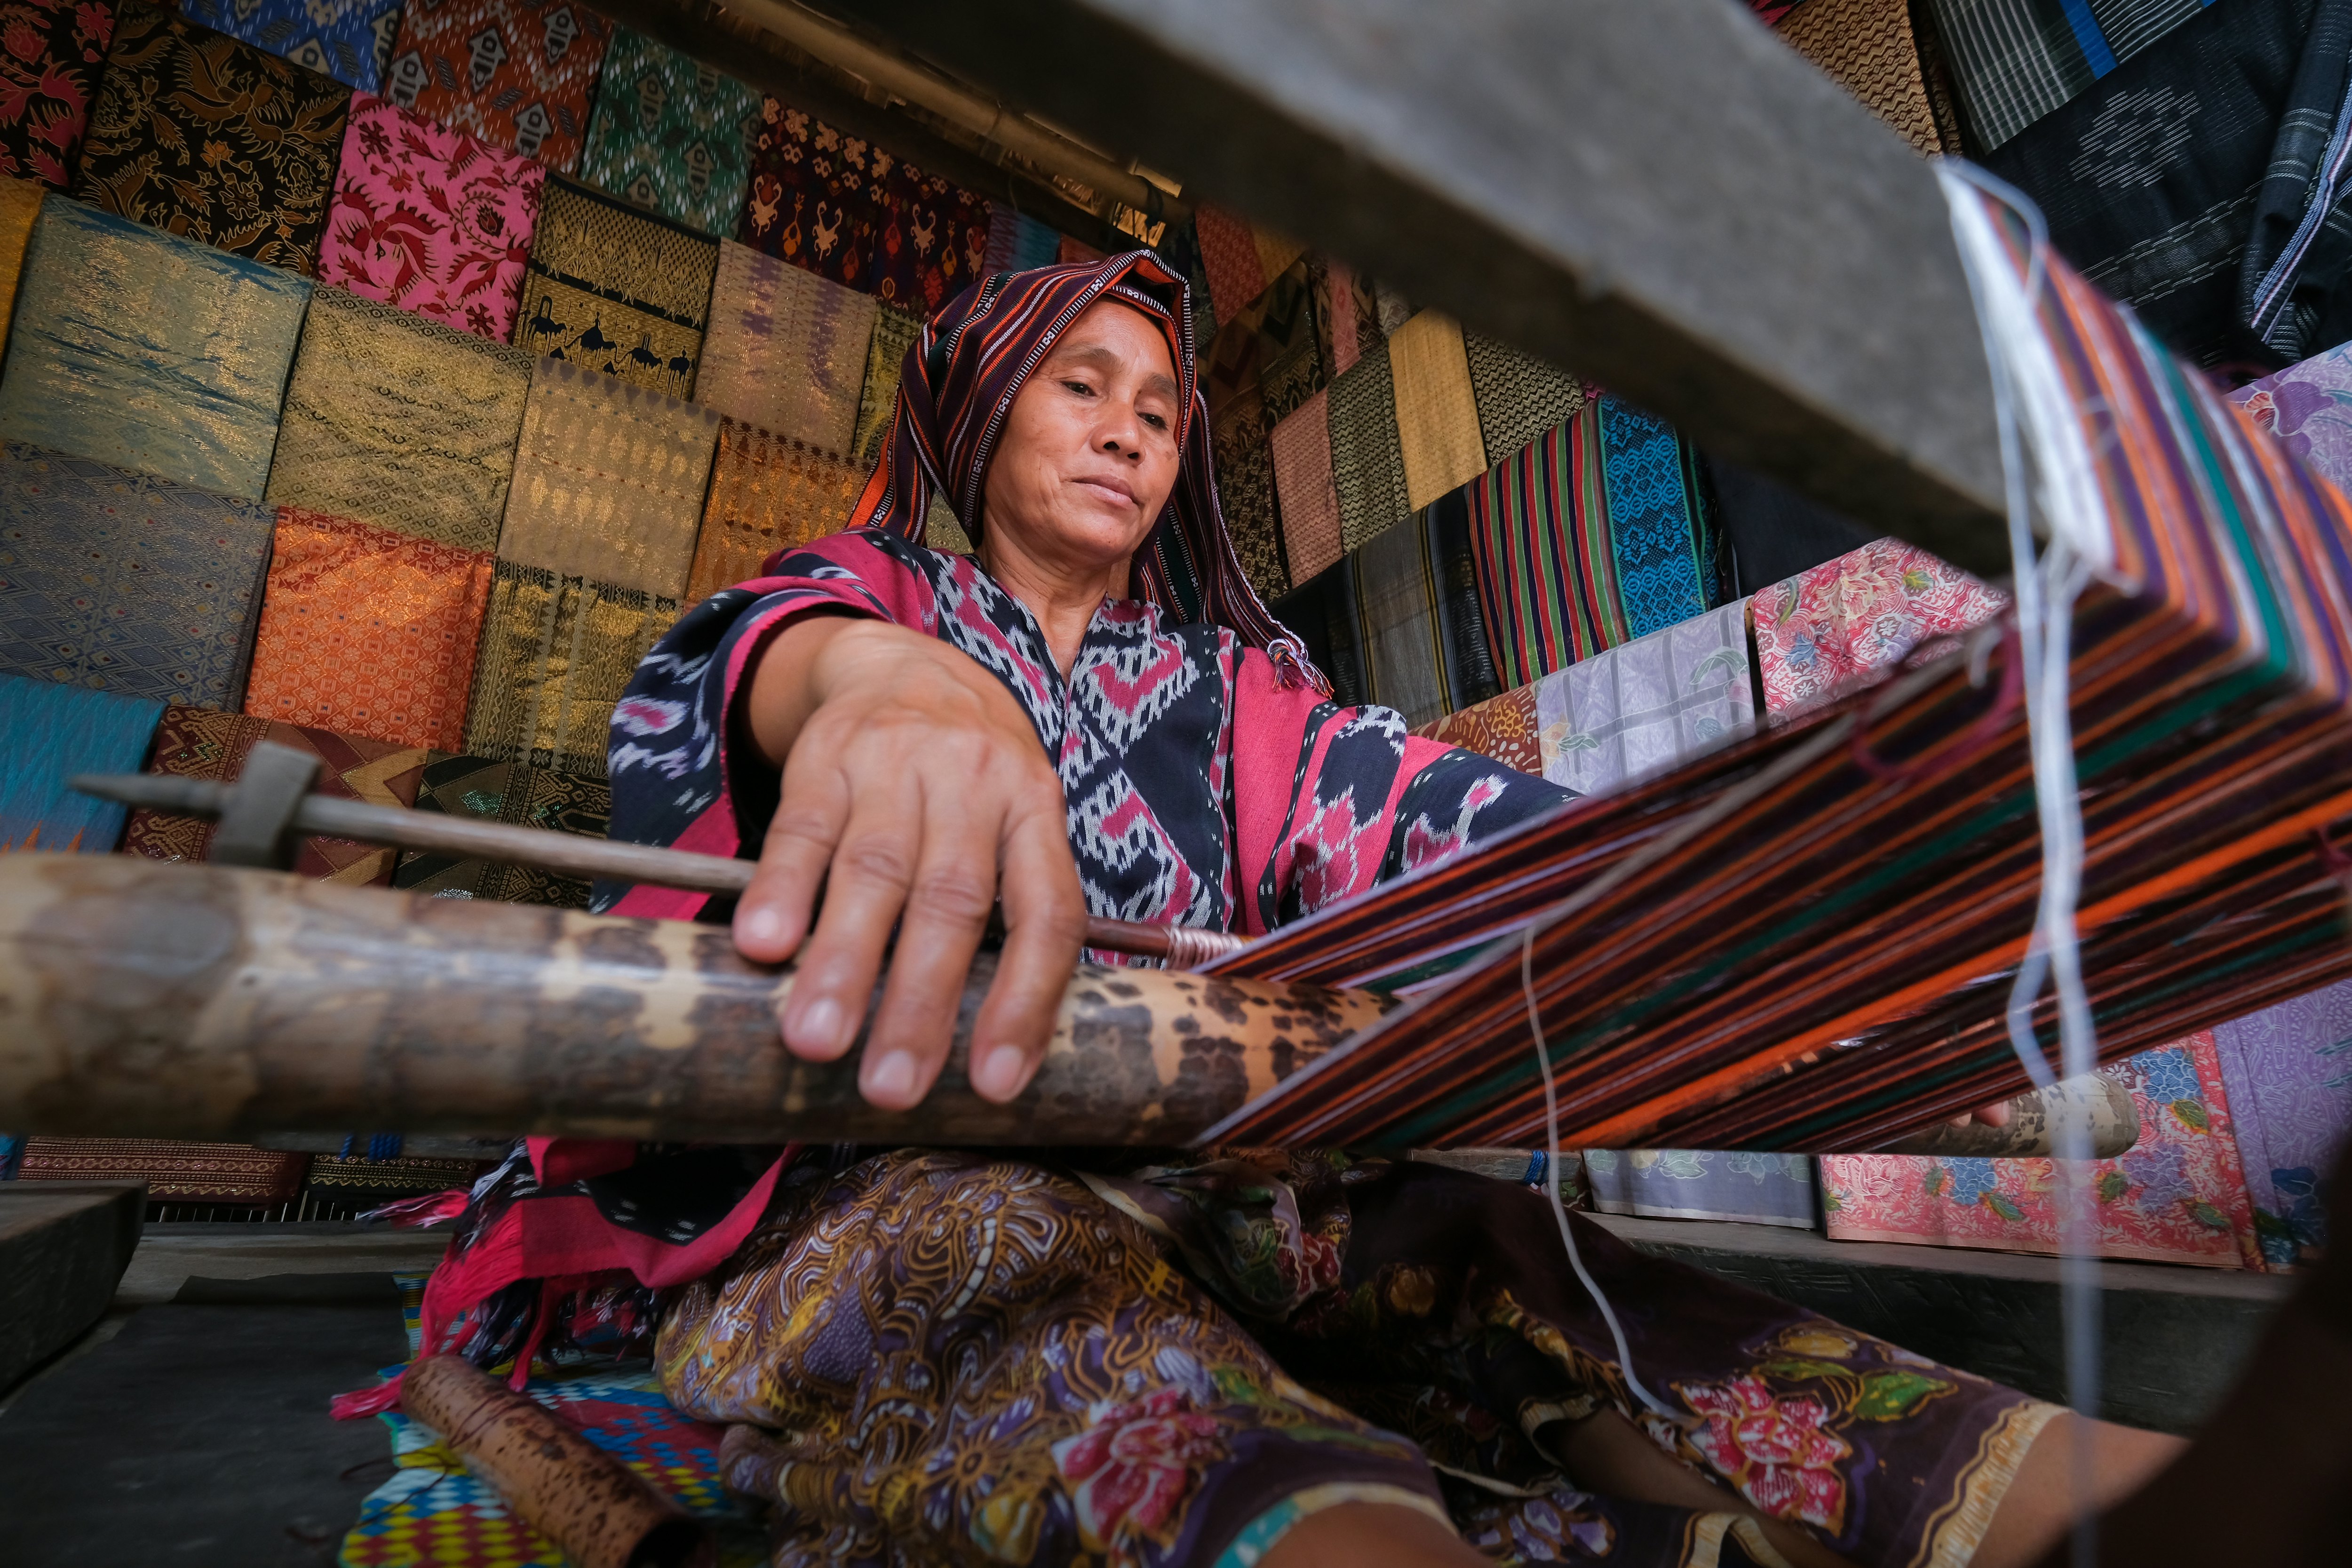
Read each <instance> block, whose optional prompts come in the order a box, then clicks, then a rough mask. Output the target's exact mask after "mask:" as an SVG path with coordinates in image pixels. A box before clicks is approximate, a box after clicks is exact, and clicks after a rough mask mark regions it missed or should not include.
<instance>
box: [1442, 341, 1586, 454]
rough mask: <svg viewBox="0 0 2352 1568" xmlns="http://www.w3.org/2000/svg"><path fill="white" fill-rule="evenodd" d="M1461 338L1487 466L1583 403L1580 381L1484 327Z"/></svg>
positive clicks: (1567, 416) (1564, 418)
mask: <svg viewBox="0 0 2352 1568" xmlns="http://www.w3.org/2000/svg"><path fill="white" fill-rule="evenodd" d="M1462 344H1463V349H1464V355H1465V359H1466V360H1467V361H1468V363H1469V366H1470V398H1471V401H1472V402H1473V403H1475V404H1476V405H1477V408H1478V434H1479V445H1480V446H1481V447H1484V448H1485V449H1486V458H1487V462H1488V464H1489V465H1490V466H1491V465H1492V464H1496V463H1500V462H1501V461H1503V459H1504V458H1507V457H1509V456H1510V455H1511V454H1512V453H1514V452H1517V451H1519V450H1521V449H1522V448H1524V447H1528V445H1530V444H1531V443H1533V442H1534V441H1535V440H1536V439H1537V438H1538V437H1541V436H1542V435H1543V433H1544V432H1545V431H1547V430H1551V429H1556V428H1558V427H1559V426H1562V425H1565V424H1567V423H1568V422H1569V421H1570V419H1573V418H1574V417H1576V413H1577V410H1579V409H1580V408H1582V407H1583V406H1584V404H1585V391H1584V383H1582V382H1581V381H1579V380H1578V379H1577V378H1576V377H1574V376H1572V375H1570V374H1568V373H1567V372H1566V371H1564V370H1559V369H1556V368H1554V367H1553V366H1551V365H1549V364H1546V363H1544V362H1543V361H1541V360H1539V359H1538V358H1536V357H1535V356H1534V355H1533V354H1526V353H1520V352H1519V351H1518V350H1517V349H1515V348H1512V347H1511V346H1510V345H1509V344H1507V343H1505V342H1502V341H1501V340H1500V339H1497V338H1490V337H1488V336H1486V334H1485V333H1484V332H1474V331H1464V332H1463V334H1462Z"/></svg>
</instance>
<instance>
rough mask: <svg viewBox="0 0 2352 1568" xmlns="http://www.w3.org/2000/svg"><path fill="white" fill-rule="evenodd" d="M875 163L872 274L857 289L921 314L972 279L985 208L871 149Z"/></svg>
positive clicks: (984, 241)
mask: <svg viewBox="0 0 2352 1568" xmlns="http://www.w3.org/2000/svg"><path fill="white" fill-rule="evenodd" d="M874 161H875V163H876V164H877V170H876V172H877V174H879V175H880V177H881V184H882V193H883V194H882V205H881V211H880V212H879V214H878V215H877V220H876V226H875V229H874V269H873V271H872V272H871V273H869V274H868V275H867V276H866V279H865V280H864V282H863V283H862V284H861V285H860V287H862V288H863V289H865V290H866V292H867V293H869V294H871V295H873V296H874V297H875V298H876V299H877V300H881V301H882V302H883V303H884V304H886V305H897V306H898V307H899V308H900V309H902V310H912V311H914V312H915V313H916V314H917V315H919V316H928V315H929V314H930V313H931V312H932V311H934V310H938V309H939V308H940V306H942V305H944V304H946V303H947V302H948V301H949V300H952V299H954V298H955V297H956V296H957V295H958V294H961V293H962V292H963V291H964V290H965V289H969V288H971V285H972V284H973V283H974V282H975V281H976V280H977V279H979V277H980V269H981V266H982V262H983V260H984V259H985V258H986V257H987V254H988V204H987V203H986V202H984V201H982V199H981V198H980V197H978V196H975V195H972V194H971V192H970V191H967V190H965V189H963V188H962V187H961V186H960V185H958V184H954V183H953V182H951V181H949V180H945V179H942V178H940V176H939V175H937V174H927V173H925V172H924V171H923V170H921V169H919V168H917V167H916V166H915V165H914V164H912V163H908V162H907V161H906V160H905V159H903V158H900V159H895V160H894V159H891V158H890V157H889V155H888V154H887V153H881V152H879V151H878V150H877V152H876V153H875V154H874ZM884 163H887V164H888V167H887V170H885V169H883V168H882V167H880V165H882V164H884Z"/></svg>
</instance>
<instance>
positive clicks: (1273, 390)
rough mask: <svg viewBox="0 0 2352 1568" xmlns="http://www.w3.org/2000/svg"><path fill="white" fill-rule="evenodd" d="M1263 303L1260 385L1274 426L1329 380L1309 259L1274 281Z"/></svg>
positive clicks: (1259, 326)
mask: <svg viewBox="0 0 2352 1568" xmlns="http://www.w3.org/2000/svg"><path fill="white" fill-rule="evenodd" d="M1263 307H1264V308H1263V309H1262V310H1259V312H1258V323H1257V337H1258V362H1257V363H1258V386H1259V390H1260V392H1261V393H1262V394H1263V395H1264V397H1265V423H1266V426H1267V428H1269V429H1271V428H1272V427H1273V426H1276V425H1279V424H1280V423H1282V421H1284V420H1285V419H1287V418H1289V417H1290V416H1291V415H1292V414H1294V413H1296V412H1297V409H1298V407H1299V405H1301V404H1303V403H1305V402H1306V401H1307V399H1308V398H1310V397H1312V396H1314V395H1316V394H1317V393H1318V392H1320V391H1322V390H1323V388H1324V386H1325V385H1326V384H1328V381H1329V377H1328V374H1326V373H1325V371H1324V361H1323V354H1322V348H1321V342H1320V335H1319V333H1318V331H1317V326H1316V321H1315V294H1314V289H1312V288H1311V287H1310V286H1309V284H1308V280H1307V263H1306V262H1304V261H1298V262H1294V263H1292V264H1291V266H1290V268H1288V269H1287V270H1286V271H1285V272H1283V273H1282V275H1281V276H1279V277H1277V278H1276V279H1275V280H1274V282H1273V284H1272V285H1271V286H1270V287H1269V288H1268V289H1266V291H1265V295H1264V296H1263Z"/></svg>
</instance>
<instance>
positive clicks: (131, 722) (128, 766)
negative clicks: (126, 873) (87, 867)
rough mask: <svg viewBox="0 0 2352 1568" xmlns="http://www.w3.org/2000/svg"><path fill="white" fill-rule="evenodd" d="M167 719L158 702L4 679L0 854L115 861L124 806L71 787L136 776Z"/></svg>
mask: <svg viewBox="0 0 2352 1568" xmlns="http://www.w3.org/2000/svg"><path fill="white" fill-rule="evenodd" d="M162 718H163V703H161V702H159V701H157V700H154V699H153V698H139V697H117V696H115V695H113V694H112V693H111V692H106V691H92V690H90V689H89V688H88V687H86V686H67V685H64V684H62V683H60V682H58V681H53V680H26V679H21V678H20V677H17V676H14V675H5V676H0V735H5V736H7V737H8V757H9V761H8V770H7V772H6V773H0V853H6V852H9V851H12V850H18V849H48V850H74V851H79V853H81V854H84V855H107V854H111V853H112V852H113V850H114V846H115V843H116V841H117V840H119V839H120V838H121V837H122V823H123V819H124V816H125V815H126V814H125V812H124V809H123V807H121V805H116V804H115V803H114V802H113V801H110V800H100V799H99V798H98V797H97V796H96V795H84V794H82V793H81V792H80V791H79V790H76V789H71V788H68V786H67V784H66V780H68V779H69V778H71V777H73V776H74V775H75V774H76V773H137V772H138V771H139V769H140V767H141V765H142V764H143V763H145V762H146V761H147V744H148V742H150V741H152V740H153V739H154V738H155V725H156V722H157V721H159V720H161V719H162Z"/></svg>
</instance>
